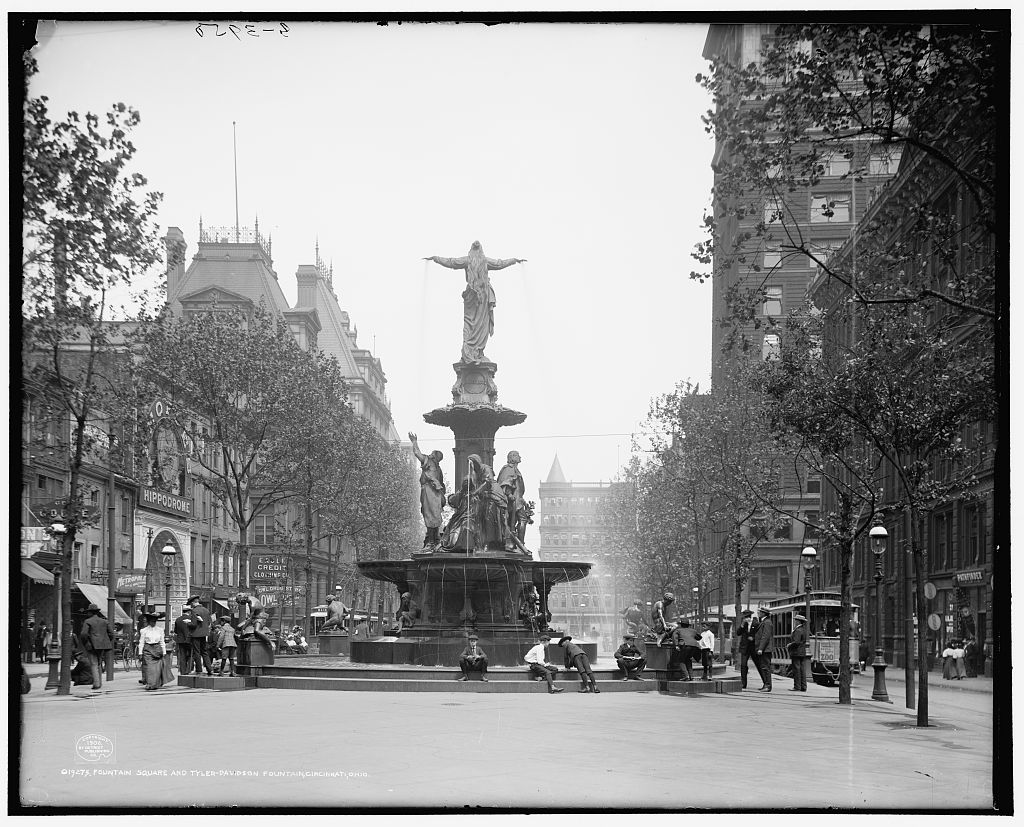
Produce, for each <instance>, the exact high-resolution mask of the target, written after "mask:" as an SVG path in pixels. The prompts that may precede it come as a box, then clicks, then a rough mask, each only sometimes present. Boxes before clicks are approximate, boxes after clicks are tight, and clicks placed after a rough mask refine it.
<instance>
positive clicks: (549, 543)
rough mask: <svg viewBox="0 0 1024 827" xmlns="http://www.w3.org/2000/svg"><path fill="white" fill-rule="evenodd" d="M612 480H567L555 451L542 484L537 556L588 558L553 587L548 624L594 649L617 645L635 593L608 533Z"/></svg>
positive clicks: (605, 649) (608, 649) (610, 648)
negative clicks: (586, 571)
mask: <svg viewBox="0 0 1024 827" xmlns="http://www.w3.org/2000/svg"><path fill="white" fill-rule="evenodd" d="M611 490H612V483H610V482H570V481H568V480H566V479H565V474H564V473H563V471H562V466H561V463H560V462H559V461H558V457H557V456H555V458H554V461H553V462H552V463H551V470H550V471H549V472H548V476H547V479H545V480H544V481H543V482H542V483H541V484H540V490H539V500H538V503H539V506H540V507H539V509H538V512H539V515H540V520H539V522H540V547H539V548H538V549H537V551H536V557H537V559H539V560H544V561H546V562H552V561H558V560H566V561H573V562H576V561H582V562H592V563H593V564H594V567H593V568H592V569H591V570H590V575H589V576H588V577H586V578H584V579H583V580H576V581H574V582H571V583H561V584H559V585H557V586H555V587H554V588H552V590H551V595H550V598H549V600H548V610H549V611H550V612H551V625H552V627H553V628H555V629H564V630H565V631H566V632H567V633H568V634H570V635H573V636H574V637H578V638H579V637H582V638H587V639H592V640H595V641H597V643H598V652H599V653H601V652H603V653H605V654H609V653H611V652H613V651H615V649H616V648H617V647H618V645H619V643H621V640H620V639H619V638H620V636H621V635H622V630H623V629H624V621H623V619H622V615H621V613H622V611H623V609H625V608H626V607H627V606H629V605H631V604H632V603H633V600H634V599H639V596H636V595H634V593H633V590H632V589H631V587H630V586H629V585H628V583H627V581H626V577H625V572H624V570H623V567H622V566H621V564H620V563H619V560H618V558H617V555H616V554H615V553H614V551H613V548H612V543H611V538H610V533H611V518H610V516H609V514H608V508H607V501H608V496H609V494H610V493H611Z"/></svg>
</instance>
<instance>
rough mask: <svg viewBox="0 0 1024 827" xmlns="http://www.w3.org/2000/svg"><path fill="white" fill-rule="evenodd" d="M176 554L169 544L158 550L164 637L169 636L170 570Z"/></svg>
mask: <svg viewBox="0 0 1024 827" xmlns="http://www.w3.org/2000/svg"><path fill="white" fill-rule="evenodd" d="M177 553H178V552H177V551H176V550H175V548H174V546H172V545H171V544H170V542H168V543H167V545H165V546H164V547H163V548H162V549H160V556H161V558H162V559H163V564H164V637H170V636H171V568H172V567H173V566H174V555H175V554H177Z"/></svg>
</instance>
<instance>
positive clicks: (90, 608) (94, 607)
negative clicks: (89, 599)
mask: <svg viewBox="0 0 1024 827" xmlns="http://www.w3.org/2000/svg"><path fill="white" fill-rule="evenodd" d="M85 610H86V611H87V612H102V611H103V610H102V609H101V608H100V607H99V606H97V605H96V604H95V603H90V604H89V605H88V606H86V607H85Z"/></svg>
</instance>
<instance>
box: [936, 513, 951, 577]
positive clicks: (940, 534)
mask: <svg viewBox="0 0 1024 827" xmlns="http://www.w3.org/2000/svg"><path fill="white" fill-rule="evenodd" d="M932 529H933V531H934V532H935V537H934V540H933V542H932V556H933V559H934V560H935V569H936V570H937V571H943V570H944V569H947V568H949V562H950V561H949V515H948V514H936V515H935V517H934V520H933V522H932Z"/></svg>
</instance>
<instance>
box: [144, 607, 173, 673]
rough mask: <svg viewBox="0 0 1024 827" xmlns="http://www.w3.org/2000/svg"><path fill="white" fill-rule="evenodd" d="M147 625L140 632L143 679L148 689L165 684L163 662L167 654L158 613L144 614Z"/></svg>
mask: <svg viewBox="0 0 1024 827" xmlns="http://www.w3.org/2000/svg"><path fill="white" fill-rule="evenodd" d="M142 617H143V619H144V620H145V621H146V625H145V626H143V627H142V631H141V632H140V633H139V657H141V658H142V679H143V680H144V681H145V682H146V689H147V690H151V689H159V688H160V687H161V686H163V685H164V680H163V664H164V661H163V659H164V657H166V655H167V645H166V644H165V643H164V633H163V630H162V629H158V628H157V627H156V614H154V613H153V612H146V613H145V614H143V615H142Z"/></svg>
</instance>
